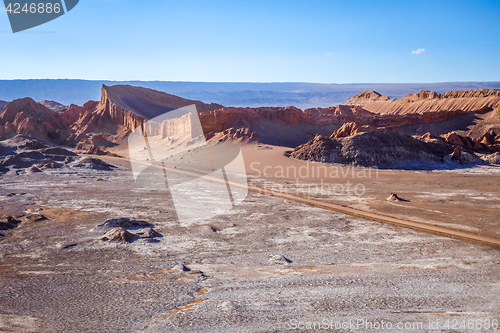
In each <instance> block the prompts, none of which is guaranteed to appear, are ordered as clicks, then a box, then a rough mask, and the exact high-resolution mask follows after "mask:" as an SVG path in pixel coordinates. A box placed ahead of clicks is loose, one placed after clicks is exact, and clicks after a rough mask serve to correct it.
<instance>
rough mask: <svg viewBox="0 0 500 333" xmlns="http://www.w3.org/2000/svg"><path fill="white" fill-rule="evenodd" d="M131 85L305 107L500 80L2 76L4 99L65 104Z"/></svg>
mask: <svg viewBox="0 0 500 333" xmlns="http://www.w3.org/2000/svg"><path fill="white" fill-rule="evenodd" d="M103 84H105V85H117V84H129V85H134V86H142V87H146V88H151V89H155V90H159V91H163V92H166V93H169V94H174V95H177V96H180V97H183V98H187V99H194V100H200V101H202V102H205V103H217V104H221V105H225V106H242V107H244V106H248V107H258V106H290V105H293V106H295V107H298V108H301V109H306V108H310V107H329V106H334V105H338V104H342V103H344V102H345V101H347V99H349V98H350V97H352V96H353V95H355V94H357V93H359V92H362V91H366V90H374V91H376V92H378V93H380V94H382V95H388V96H389V97H391V98H400V97H403V96H406V95H408V94H411V93H416V92H418V91H420V90H429V91H435V92H438V93H444V92H447V91H451V90H474V89H483V88H488V89H500V82H446V83H401V84H399V83H353V84H319V83H293V82H291V83H240V82H234V83H233V82H172V81H89V80H0V100H4V101H12V100H15V99H18V98H23V97H31V98H33V99H34V100H36V101H44V100H51V101H56V102H59V103H62V104H64V105H70V104H77V105H83V104H84V103H85V102H87V101H89V100H96V101H97V100H99V98H100V94H101V86H102V85H103Z"/></svg>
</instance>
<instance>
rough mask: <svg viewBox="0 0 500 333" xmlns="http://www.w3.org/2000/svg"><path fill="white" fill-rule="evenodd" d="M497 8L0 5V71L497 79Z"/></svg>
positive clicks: (331, 79) (258, 78) (118, 0)
mask: <svg viewBox="0 0 500 333" xmlns="http://www.w3.org/2000/svg"><path fill="white" fill-rule="evenodd" d="M499 18H500V1H436V0H434V1H384V0H379V1H373V0H372V1H356V0H351V1H347V0H346V1H340V0H303V1H295V0H287V1H272V0H266V1H261V0H252V1H235V0H228V1H225V0H215V1H207V0H201V1H189V0H182V1H169V0H158V1H157V0H147V1H138V0H135V1H132V0H80V3H79V4H78V6H76V7H75V8H74V9H73V10H72V11H71V12H69V13H67V14H66V15H63V16H62V17H60V18H58V19H56V20H54V21H52V22H49V23H47V24H44V25H42V26H39V27H36V28H33V29H31V30H28V31H26V32H21V33H17V34H12V33H11V30H10V26H9V23H8V18H7V13H6V12H5V11H4V10H3V8H2V11H1V12H0V40H1V44H0V45H1V47H0V66H1V67H0V79H21V78H22V79H32V78H74V79H95V80H162V81H208V82H317V83H375V82H381V83H385V82H387V83H403V82H408V83H420V82H422V83H424V82H451V81H500V65H499V64H500V19H499ZM417 50H421V51H420V52H416V51H417ZM422 50H425V51H422ZM412 51H415V53H412Z"/></svg>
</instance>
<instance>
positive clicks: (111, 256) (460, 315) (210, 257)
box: [0, 144, 500, 332]
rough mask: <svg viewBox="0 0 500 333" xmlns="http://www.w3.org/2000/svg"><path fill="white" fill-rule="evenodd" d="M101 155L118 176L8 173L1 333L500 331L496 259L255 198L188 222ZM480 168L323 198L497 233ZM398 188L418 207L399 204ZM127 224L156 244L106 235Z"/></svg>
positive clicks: (380, 180)
mask: <svg viewBox="0 0 500 333" xmlns="http://www.w3.org/2000/svg"><path fill="white" fill-rule="evenodd" d="M286 150H287V148H283V147H276V146H275V147H273V146H268V145H258V144H255V145H248V146H247V147H245V148H244V149H243V153H244V156H246V162H247V164H249V163H250V162H251V161H256V160H260V161H266V163H268V164H267V165H269V163H271V165H272V163H276V165H278V164H279V163H280V159H286V160H287V163H288V164H290V163H291V164H293V163H299V164H300V163H302V164H305V163H306V162H305V161H297V160H290V159H289V158H288V157H286V156H285V154H286ZM99 158H100V159H102V160H104V161H106V162H108V163H110V164H112V165H115V166H117V168H116V169H114V170H113V171H99V170H88V169H72V168H62V169H55V170H53V171H50V170H46V171H44V172H42V173H29V172H18V174H16V172H10V173H8V174H7V175H4V176H3V178H2V186H1V187H0V209H1V210H2V212H4V213H3V214H4V215H10V216H14V217H17V218H18V219H19V220H22V222H21V223H20V224H19V226H18V227H17V228H15V229H12V230H7V231H2V234H3V235H4V236H5V237H3V239H2V241H1V242H0V262H1V265H0V276H1V279H0V304H1V305H2V306H1V310H0V331H5V332H287V331H294V328H297V327H298V326H297V325H298V324H299V323H302V324H303V325H307V323H308V322H309V323H314V322H315V323H322V324H323V325H325V324H327V323H328V324H329V325H330V324H332V323H333V326H335V323H336V324H339V323H340V324H342V323H344V324H346V323H349V322H356V323H359V321H360V320H361V321H363V320H366V321H368V322H378V323H380V322H382V321H384V322H391V323H394V325H396V323H398V322H402V323H407V322H408V323H419V322H421V323H423V324H422V325H423V326H422V327H421V328H419V329H415V330H411V329H407V330H404V329H403V330H399V331H419V332H420V331H423V332H428V331H432V332H436V331H442V332H463V331H471V330H470V329H464V328H463V327H462V328H459V326H458V324H462V323H463V321H464V320H466V322H467V323H469V321H472V320H474V321H476V320H482V321H483V322H484V321H485V320H489V321H490V322H491V321H492V320H494V319H496V320H498V319H500V300H499V297H498V295H499V294H500V283H499V282H498V276H500V268H499V264H500V251H499V249H498V248H495V247H492V246H487V245H481V244H474V243H469V242H466V241H463V240H459V239H453V238H448V237H444V236H440V235H435V234H431V233H425V232H421V231H416V230H412V229H408V228H403V227H398V226H392V225H388V224H382V223H379V222H374V221H369V220H364V219H361V218H356V217H352V216H348V215H344V214H341V213H336V212H332V211H327V210H323V209H321V208H316V207H312V206H308V205H305V204H301V203H297V202H293V201H289V200H285V199H281V198H275V197H271V196H267V195H263V194H258V193H253V192H249V195H248V196H247V198H246V199H245V200H244V201H243V202H242V203H241V204H239V205H238V206H236V208H234V209H233V210H232V211H230V212H229V213H226V214H224V215H222V216H218V217H214V218H210V219H207V220H205V221H202V222H200V223H197V224H193V225H189V226H183V225H181V224H179V223H178V221H177V220H176V215H175V211H174V210H173V205H172V204H171V202H169V199H168V195H167V194H166V193H165V192H162V191H158V190H149V189H141V188H138V187H137V186H136V184H135V183H134V180H133V177H132V173H131V170H130V163H129V162H128V161H127V160H126V159H119V158H113V157H103V156H99ZM271 161H274V162H271ZM247 168H249V166H247ZM484 168H485V167H482V166H477V167H471V168H463V169H459V170H451V171H450V170H441V171H404V170H379V174H378V177H377V178H370V179H364V180H363V183H364V184H365V186H366V189H367V191H366V193H365V194H364V195H363V196H361V197H355V196H353V197H348V196H334V195H330V196H328V195H325V194H324V193H315V196H316V198H317V199H319V200H326V201H331V202H338V203H341V204H344V205H347V206H351V207H354V208H357V209H361V210H367V211H376V212H380V213H383V214H387V215H393V216H394V215H397V216H399V217H403V218H408V219H410V218H413V219H416V220H419V221H422V222H426V223H432V224H437V225H446V226H447V227H449V228H452V229H453V228H454V229H457V230H465V231H469V232H475V233H479V234H485V235H489V236H491V237H499V234H498V232H497V231H498V229H495V222H497V219H498V215H495V214H494V212H498V208H499V206H500V201H499V199H498V198H499V197H500V196H499V193H500V188H499V186H500V185H499V184H498V182H492V181H491V179H492V174H493V175H495V174H498V168H496V167H493V166H492V167H489V169H484ZM423 174H424V175H425V177H423V176H422V175H423ZM493 177H497V176H493ZM351 180H352V179H351ZM286 181H288V180H286V179H273V178H265V177H257V175H256V174H253V175H252V174H251V173H250V177H249V182H250V184H253V185H259V186H266V184H267V186H270V184H276V183H280V182H286ZM306 181H307V182H308V183H314V182H315V180H314V179H308V180H304V182H306ZM334 181H336V182H339V180H334ZM345 181H346V179H341V180H340V182H345ZM354 181H356V180H354ZM358 181H359V180H358ZM408 184H410V185H411V186H409V185H408ZM391 192H396V193H397V194H398V195H399V196H400V197H401V198H403V199H405V200H407V201H401V202H396V203H394V202H389V201H387V200H386V198H387V197H388V196H389V195H390V193H391ZM214 200H215V201H217V198H214ZM119 218H128V219H130V220H129V222H130V223H133V222H134V221H135V220H139V221H145V222H147V223H149V224H151V225H152V226H151V227H153V228H154V230H155V231H156V232H157V233H159V234H160V235H156V234H155V235H153V236H152V237H142V236H141V237H137V238H136V239H134V240H132V241H131V242H124V243H114V242H108V241H104V240H102V237H103V234H105V233H106V231H107V229H104V227H103V226H102V224H103V223H104V222H105V221H107V220H109V219H119ZM115 222H116V221H115ZM122 222H124V223H127V220H125V219H122ZM99 225H101V226H99ZM146 229H147V228H146ZM146 229H145V228H144V226H140V225H139V226H132V227H131V228H129V230H130V231H132V232H135V233H136V234H143V233H145V230H146ZM146 231H147V230H146ZM436 322H439V327H438V328H437V329H436V327H433V328H432V329H431V327H430V324H431V323H436ZM446 323H448V327H446ZM457 323H458V324H457ZM453 324H455V325H457V326H456V328H455V329H453V328H452V326H451V325H453ZM301 327H306V326H301ZM325 327H326V326H323V328H324V329H325ZM394 330H395V331H398V330H396V329H394ZM490 330H491V329H490ZM328 331H339V332H340V331H360V332H364V331H366V332H369V331H371V330H370V329H366V327H358V328H356V329H353V328H352V327H347V328H346V327H344V328H341V327H339V326H337V328H335V327H328ZM379 331H384V330H379ZM385 331H387V329H386V330H385ZM477 331H480V330H477Z"/></svg>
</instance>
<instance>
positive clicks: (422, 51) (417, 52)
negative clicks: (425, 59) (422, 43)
mask: <svg viewBox="0 0 500 333" xmlns="http://www.w3.org/2000/svg"><path fill="white" fill-rule="evenodd" d="M411 53H413V54H422V53H425V49H418V50H416V51H411Z"/></svg>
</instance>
